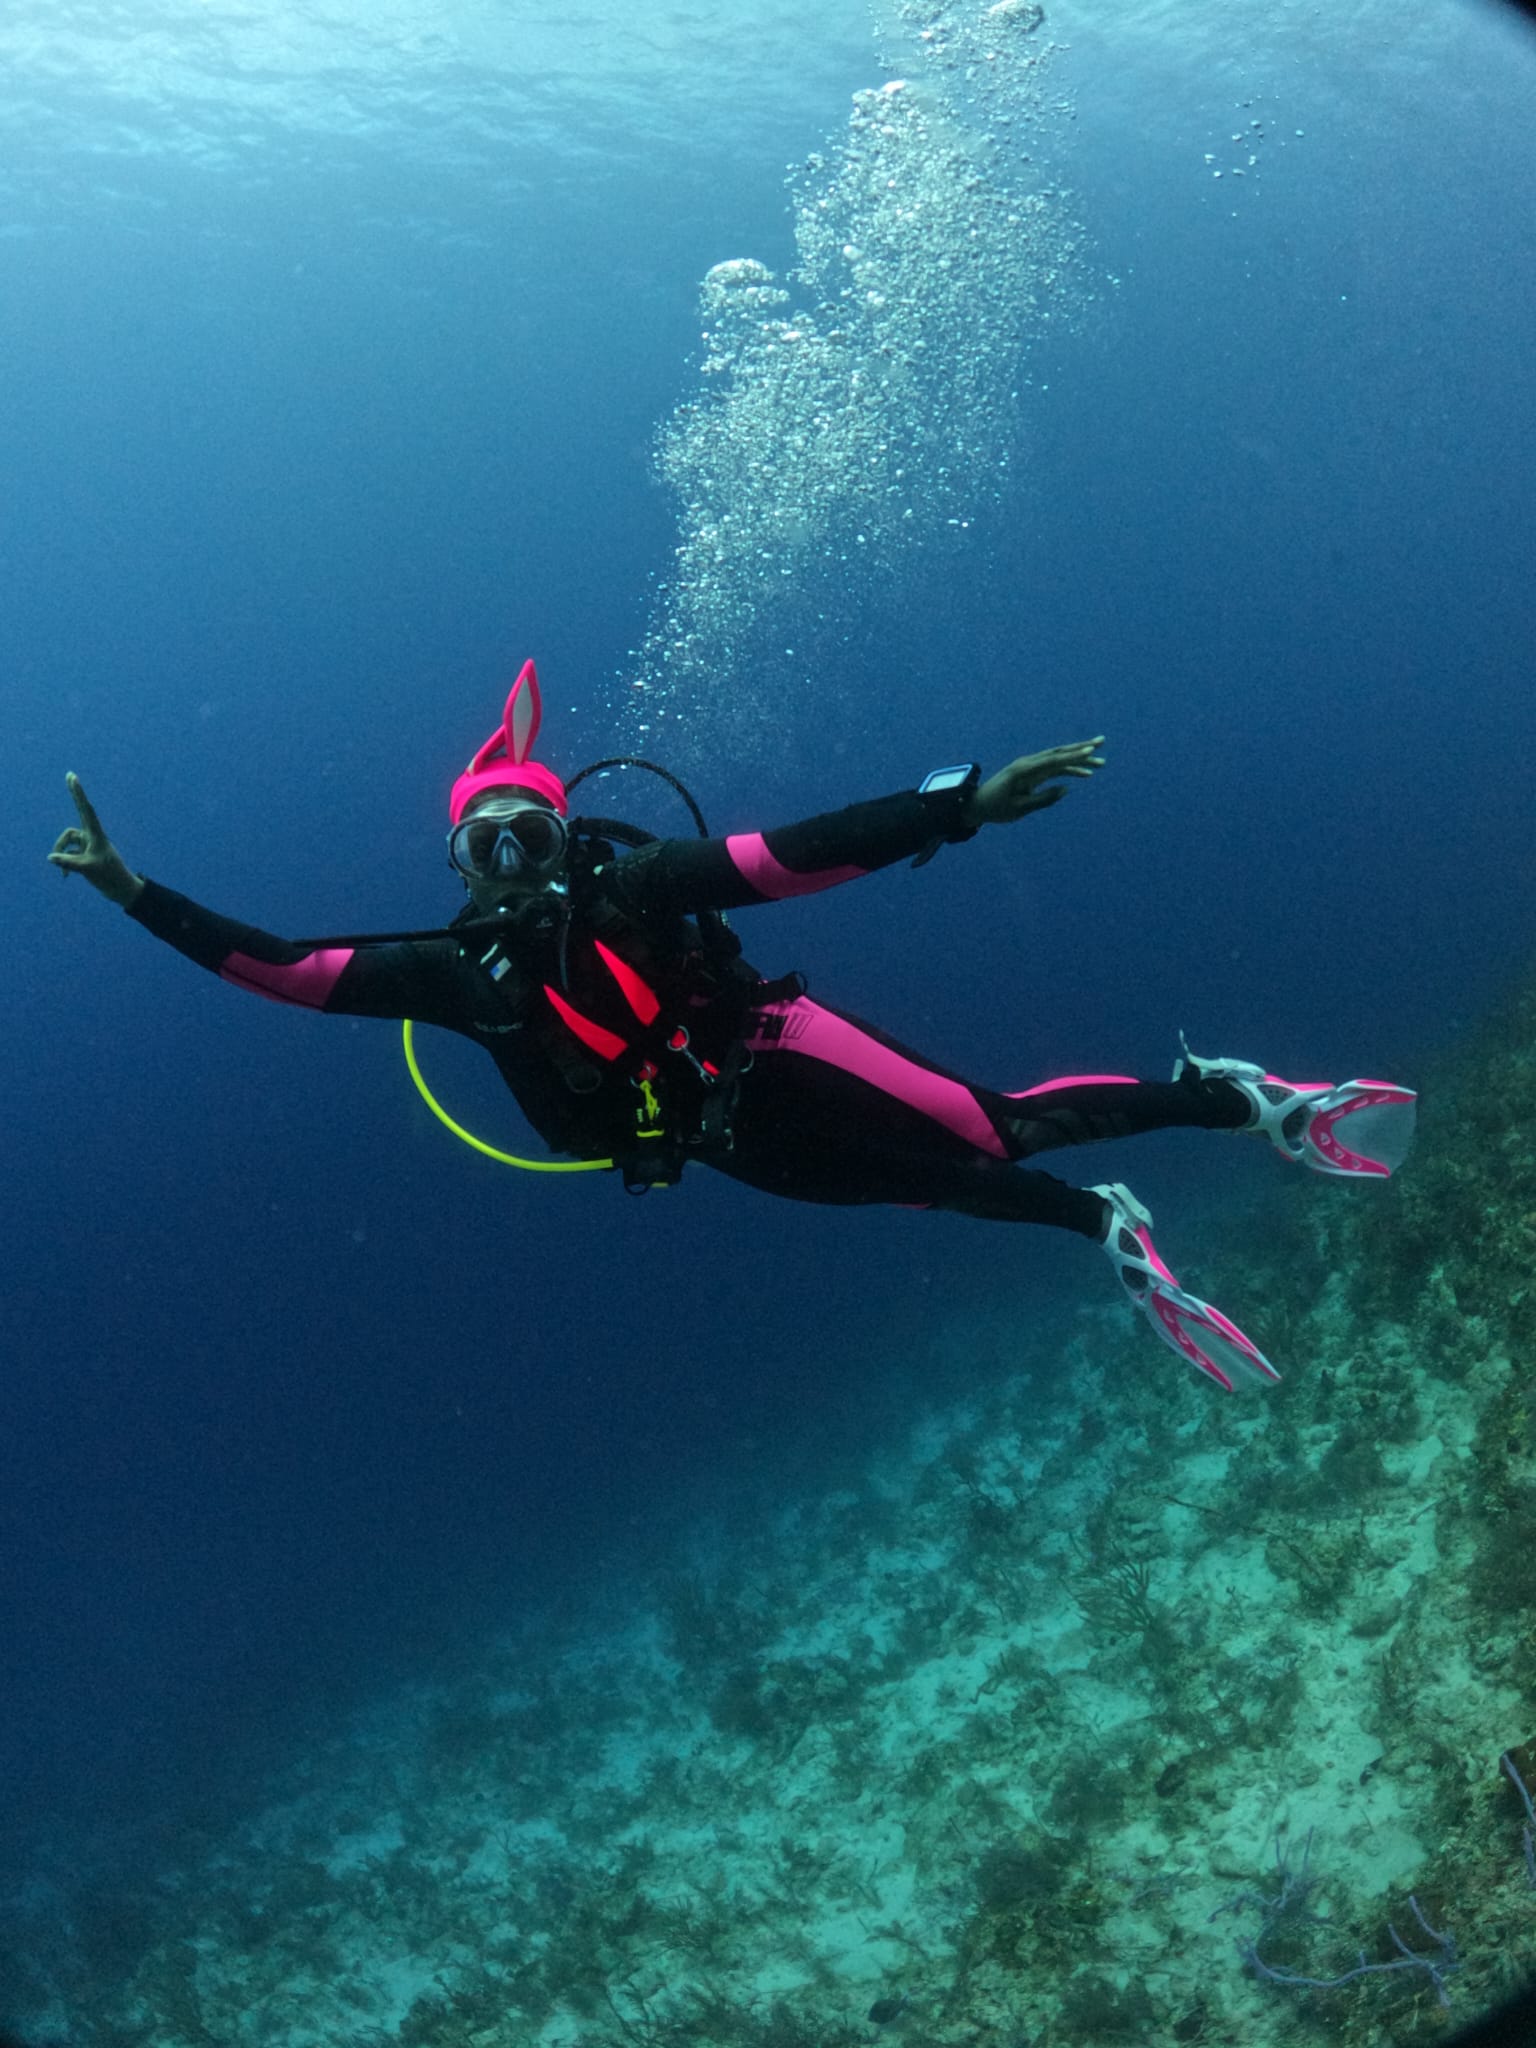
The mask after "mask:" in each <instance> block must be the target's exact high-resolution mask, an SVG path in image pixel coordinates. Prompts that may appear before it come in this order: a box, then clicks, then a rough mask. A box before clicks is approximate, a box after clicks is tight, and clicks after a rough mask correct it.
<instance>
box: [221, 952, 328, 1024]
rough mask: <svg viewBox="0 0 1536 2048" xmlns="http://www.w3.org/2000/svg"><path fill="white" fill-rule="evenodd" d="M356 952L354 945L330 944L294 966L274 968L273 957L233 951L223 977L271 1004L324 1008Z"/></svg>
mask: <svg viewBox="0 0 1536 2048" xmlns="http://www.w3.org/2000/svg"><path fill="white" fill-rule="evenodd" d="M352 951H353V949H352V947H350V946H326V947H323V948H322V949H321V950H320V951H319V952H318V953H306V954H305V956H304V958H303V959H302V960H296V961H295V962H294V963H293V965H292V966H291V967H274V966H273V965H272V963H271V961H269V960H253V959H252V958H251V956H250V954H249V953H231V954H230V956H229V958H228V959H227V960H226V961H225V962H224V965H223V966H222V967H221V968H220V969H219V979H220V980H221V981H228V982H232V983H233V984H234V986H235V987H236V988H243V989H246V990H248V991H249V993H250V994H251V995H253V996H265V997H266V999H267V1001H268V1002H269V1003H296V1004H297V1005H298V1007H299V1008H300V1009H301V1010H323V1009H324V1008H325V1006H326V1003H327V1002H328V1001H329V999H330V994H331V991H332V989H334V988H335V986H336V984H337V982H338V981H339V980H340V979H341V973H342V969H343V968H344V967H345V966H346V964H347V962H348V961H349V960H350V959H351V958H352Z"/></svg>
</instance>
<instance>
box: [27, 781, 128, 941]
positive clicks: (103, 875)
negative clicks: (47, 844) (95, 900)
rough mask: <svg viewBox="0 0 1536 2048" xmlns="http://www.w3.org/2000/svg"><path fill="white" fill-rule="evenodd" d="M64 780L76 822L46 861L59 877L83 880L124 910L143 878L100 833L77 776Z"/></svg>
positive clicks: (97, 821)
mask: <svg viewBox="0 0 1536 2048" xmlns="http://www.w3.org/2000/svg"><path fill="white" fill-rule="evenodd" d="M64 780H65V782H66V784H67V785H68V788H69V793H70V795H71V796H72V797H73V798H74V800H75V809H76V810H77V811H78V812H79V813H80V822H79V824H78V825H71V826H70V827H69V829H68V831H67V832H61V833H60V834H59V836H58V838H57V839H56V840H55V841H54V842H53V851H52V853H50V854H49V856H48V858H49V859H50V860H51V861H52V862H53V864H54V866H55V867H56V868H58V869H59V870H60V871H61V872H62V873H64V874H66V875H81V876H83V877H84V878H85V880H86V881H87V882H89V883H90V885H91V887H92V888H93V889H99V890H100V891H101V893H102V895H103V896H105V897H106V898H107V900H108V901H109V902H111V903H120V904H121V905H122V906H123V908H124V909H125V910H126V909H127V908H128V906H129V904H131V903H132V902H134V901H135V899H136V898H137V896H138V893H139V891H140V890H141V889H142V888H143V886H144V877H143V876H142V875H136V874H135V873H134V872H133V870H132V869H131V868H130V867H129V865H128V863H127V862H126V861H125V860H124V859H123V857H122V855H121V854H120V853H119V852H118V850H117V848H116V847H115V846H114V845H113V844H112V842H111V840H110V839H109V838H108V837H107V835H106V833H105V832H104V831H103V830H102V829H101V820H100V818H98V817H97V815H96V812H95V810H94V808H93V806H92V804H91V800H90V798H89V797H88V796H87V795H86V793H85V791H84V790H83V789H82V788H81V786H80V778H79V776H78V775H66V776H65V778H64Z"/></svg>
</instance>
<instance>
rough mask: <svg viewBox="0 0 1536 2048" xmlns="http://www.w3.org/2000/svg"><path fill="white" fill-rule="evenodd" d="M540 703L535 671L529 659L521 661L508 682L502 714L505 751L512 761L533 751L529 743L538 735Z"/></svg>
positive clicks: (541, 709)
mask: <svg viewBox="0 0 1536 2048" xmlns="http://www.w3.org/2000/svg"><path fill="white" fill-rule="evenodd" d="M542 711H543V706H542V705H541V704H540V702H539V678H538V672H537V670H536V669H535V668H534V665H533V663H532V662H531V661H525V662H524V663H523V665H522V667H521V669H520V670H519V671H518V676H517V681H516V682H515V683H514V684H513V685H512V694H511V695H510V696H509V697H508V699H507V708H506V710H505V712H504V713H503V714H502V724H503V729H504V731H505V732H506V735H507V753H508V754H509V756H510V757H511V758H512V760H514V761H526V760H527V758H528V756H529V755H530V754H531V753H532V751H533V743H534V741H535V740H536V739H537V738H538V736H539V719H540V716H541V714H542Z"/></svg>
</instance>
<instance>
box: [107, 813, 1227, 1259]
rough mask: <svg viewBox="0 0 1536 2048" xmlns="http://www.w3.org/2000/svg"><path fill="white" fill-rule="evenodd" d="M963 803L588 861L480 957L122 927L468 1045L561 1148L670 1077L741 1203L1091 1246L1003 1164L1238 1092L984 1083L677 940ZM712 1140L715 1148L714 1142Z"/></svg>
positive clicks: (279, 992) (146, 917) (584, 1146)
mask: <svg viewBox="0 0 1536 2048" xmlns="http://www.w3.org/2000/svg"><path fill="white" fill-rule="evenodd" d="M960 801H961V799H960V796H959V793H957V792H950V791H943V792H934V793H931V794H927V795H923V794H919V793H917V792H912V791H909V792H903V793H901V794H898V795H895V796H889V797H882V798H878V799H876V800H875V801H873V802H869V803H861V804H854V805H850V806H849V807H848V808H847V809H846V810H842V811H836V812H832V813H829V814H827V815H824V816H822V817H817V818H811V819H807V820H805V821H803V822H801V823H799V824H795V825H788V826H785V827H782V828H781V829H778V830H775V831H771V832H767V833H740V834H734V835H732V836H730V837H728V838H724V839H674V840H659V841H657V842H655V843H654V844H652V845H649V846H645V847H642V848H641V849H640V850H639V851H638V852H634V853H623V854H621V855H619V856H618V857H616V858H608V857H606V856H607V854H608V852H609V849H601V854H602V855H603V856H604V857H601V858H595V859H592V860H589V861H588V862H587V863H586V864H585V865H584V866H583V867H581V868H580V869H579V870H578V872H577V873H576V874H575V876H574V877H573V882H572V889H571V896H570V916H569V920H568V929H565V930H562V928H561V927H562V924H564V923H565V922H566V920H564V919H562V918H561V917H560V916H558V915H556V914H554V912H553V911H551V910H550V909H548V908H543V909H540V908H539V907H538V906H535V908H534V910H533V911H532V912H531V913H530V914H529V916H527V917H526V918H523V919H521V920H519V921H518V922H517V923H516V924H515V925H511V924H509V926H508V928H507V930H506V932H505V934H504V935H501V936H499V937H498V940H497V942H496V943H494V944H493V945H491V946H490V947H489V949H487V948H486V946H485V939H484V930H483V928H481V929H480V931H479V935H478V936H477V937H473V938H472V937H471V936H470V935H468V934H466V937H465V939H464V941H463V942H461V941H460V940H459V939H457V938H456V937H454V936H453V935H452V934H449V935H446V936H443V937H434V938H429V939H422V940H413V941H406V942H402V943H397V944H389V945H369V946H359V947H356V948H352V947H346V946H340V947H332V948H322V949H319V950H316V949H313V948H306V947H305V946H304V945H302V944H296V943H294V942H291V941H287V940H283V939H278V938H274V937H272V936H271V935H270V934H268V933H266V932H263V931H260V930H257V929H256V928H254V927H252V926H249V925H243V924H238V923H235V922H234V921H232V920H231V919H229V918H225V917H221V916H219V915H217V914H216V913H215V912H213V911H209V910H205V909H203V908H201V907H200V906H199V905H197V904H195V903H193V902H190V901H189V900H188V899H187V898H186V897H184V896H179V895H177V894H175V893H174V892H173V891H171V890H169V889H165V888H163V887H161V886H160V885H158V884H157V883H154V882H147V883H146V884H145V887H144V889H143V891H142V892H141V894H140V895H139V897H138V899H137V901H136V902H135V904H134V905H133V908H132V910H131V911H130V913H129V914H130V915H131V916H132V917H133V918H135V919H136V920H137V922H138V923H140V924H142V925H144V926H145V928H146V929H147V930H149V931H151V932H153V933H154V934H155V935H156V937H158V938H161V939H164V940H165V941H166V942H167V943H168V944H170V945H172V946H174V947H176V948H177V950H178V951H179V952H182V953H184V954H186V955H187V957H188V958H189V959H191V960H194V961H196V962H197V963H198V964H199V965H200V966H203V967H206V968H208V969H210V970H211V971H212V972H214V973H216V974H218V975H220V976H221V977H222V978H223V979H224V980H226V981H229V982H231V983H233V984H234V985H235V986H236V987H238V988H244V989H247V990H249V991H250V992H251V993H253V994H256V995H261V996H266V997H268V998H269V999H271V1000H273V1001H276V1002H281V1003H288V1004H294V1005H298V1006H299V1007H302V1008H306V1009H312V1010H322V1011H325V1012H326V1013H327V1014H330V1015H344V1016H368V1017H393V1018H400V1017H414V1018H416V1019H417V1020H418V1021H419V1022H422V1023H427V1024H437V1025H441V1026H443V1027H444V1028H446V1029H448V1030H450V1031H457V1032H460V1033H461V1034H462V1035H463V1036H465V1037H467V1038H471V1039H474V1040H476V1041H477V1042H478V1043H479V1044H481V1045H483V1046H484V1047H485V1048H486V1050H487V1051H488V1052H489V1053H490V1054H491V1057H492V1058H493V1059H494V1060H495V1061H496V1064H497V1066H498V1068H499V1069H500V1071H501V1074H502V1077H503V1079H504V1080H505V1081H506V1083H507V1085H508V1087H509V1088H510V1089H511V1090H512V1092H513V1094H514V1095H515V1096H516V1097H517V1100H518V1103H519V1105H520V1106H521V1108H522V1110H523V1112H524V1114H525V1115H526V1116H527V1118H528V1120H529V1122H530V1123H531V1124H532V1125H533V1127H534V1128H535V1130H537V1131H538V1132H539V1134H540V1136H541V1137H542V1138H543V1139H544V1140H545V1142H546V1143H547V1144H548V1145H549V1146H550V1147H551V1148H552V1149H553V1150H555V1151H557V1152H564V1153H571V1154H574V1155H575V1156H577V1157H579V1158H593V1159H595V1158H609V1157H619V1156H621V1155H622V1153H623V1151H624V1148H625V1146H626V1145H628V1144H629V1143H630V1140H631V1138H632V1135H633V1127H634V1124H635V1116H636V1102H637V1092H636V1091H637V1085H638V1083H639V1082H640V1080H641V1079H642V1078H644V1077H646V1076H649V1077H651V1078H652V1079H655V1080H656V1083H657V1086H658V1087H665V1086H666V1085H667V1084H668V1078H669V1076H671V1077H673V1078H675V1079H676V1080H677V1081H678V1082H679V1084H680V1086H679V1087H678V1088H677V1089H676V1090H675V1091H674V1092H675V1093H676V1095H677V1097H678V1100H679V1101H680V1102H682V1103H684V1105H685V1106H686V1107H687V1108H688V1109H689V1112H690V1114H691V1112H692V1109H693V1108H695V1107H699V1106H700V1105H703V1104H704V1103H706V1102H707V1101H708V1100H709V1098H710V1091H711V1089H712V1088H716V1087H718V1088H719V1089H728V1090H729V1092H730V1096H731V1114H730V1117H729V1120H728V1124H727V1123H726V1122H725V1121H717V1122H716V1123H715V1124H714V1125H711V1124H710V1123H709V1121H708V1119H707V1118H703V1117H701V1120H700V1121H699V1123H698V1125H697V1127H696V1129H695V1130H693V1131H692V1132H691V1133H690V1134H689V1139H688V1145H689V1151H688V1156H690V1157H696V1158H699V1159H701V1160H703V1161H704V1162H705V1163H707V1164H709V1165H711V1166H714V1167H716V1168H718V1169H719V1170H720V1171H721V1172H723V1173H726V1174H729V1175H731V1176H732V1177H733V1178H735V1179H737V1180H741V1181H745V1182H748V1183H750V1184H751V1185H752V1186H754V1187H758V1188H762V1189H766V1190H767V1191H769V1192H771V1193H773V1194H779V1195H785V1196H788V1197H789V1198H791V1199H793V1200H799V1201H811V1202H832V1203H865V1202H890V1203H897V1204H901V1205H904V1206H909V1207H923V1208H939V1209H954V1210H959V1211H962V1212H964V1213H965V1214H967V1215H972V1216H981V1217H989V1218H994V1219H996V1220H999V1221H1006V1222H1025V1223H1049V1224H1054V1225H1057V1226H1058V1227H1061V1228H1064V1229H1068V1230H1074V1231H1077V1232H1080V1233H1081V1234H1082V1235H1084V1236H1086V1237H1093V1238H1096V1237H1098V1236H1099V1234H1100V1233H1101V1231H1102V1228H1103V1221H1104V1203H1103V1200H1102V1198H1101V1197H1100V1196H1098V1195H1096V1194H1093V1193H1092V1192H1090V1191H1086V1190H1083V1189H1080V1188H1074V1187H1070V1186H1068V1185H1066V1184H1065V1183H1064V1182H1061V1181H1058V1180H1056V1179H1054V1178H1052V1177H1051V1176H1050V1175H1049V1174H1045V1173H1040V1172H1029V1171H1024V1170H1022V1169H1021V1167H1020V1165H1019V1162H1020V1161H1022V1160H1025V1159H1028V1158H1030V1157H1031V1156H1032V1155H1033V1154H1035V1153H1037V1152H1043V1151H1046V1150H1050V1149H1052V1148H1056V1147H1060V1146H1065V1145H1081V1144H1091V1143H1094V1142H1096V1141H1098V1140H1100V1139H1106V1138H1118V1137H1128V1136H1132V1135H1134V1134H1136V1133H1138V1132H1141V1131H1150V1130H1160V1129H1164V1128H1167V1127H1169V1126H1173V1125H1189V1126H1195V1127H1198V1128H1202V1129H1235V1128H1237V1127H1238V1126H1240V1125H1241V1124H1243V1123H1244V1122H1246V1121H1247V1118H1248V1114H1249V1110H1248V1104H1247V1102H1246V1100H1245V1099H1244V1097H1243V1096H1242V1094H1241V1093H1240V1091H1239V1090H1237V1089H1236V1088H1234V1087H1232V1086H1230V1085H1229V1084H1228V1083H1226V1082H1224V1081H1201V1080H1198V1079H1196V1078H1192V1077H1190V1076H1188V1075H1186V1077H1185V1078H1184V1079H1182V1080H1179V1081H1177V1082H1148V1081H1137V1080H1133V1079H1130V1078H1128V1077H1126V1076H1121V1075H1087V1076H1074V1077H1072V1078H1071V1079H1070V1080H1066V1081H1057V1082H1045V1083H1042V1084H1040V1085H1039V1086H1037V1087H1035V1088H1031V1089H1025V1090H1023V1091H1022V1092H1020V1093H1017V1094H1011V1093H1006V1092H1003V1091H1001V1090H997V1089H992V1088H987V1087H985V1086H983V1085H981V1084H980V1083H978V1082H974V1081H970V1080H967V1079H966V1078H965V1077H964V1076H963V1075H960V1074H957V1073H954V1072H952V1071H950V1070H949V1069H948V1068H945V1067H941V1066H939V1065H937V1064H936V1063H935V1062H934V1061H932V1060H928V1059H925V1058H924V1057H923V1056H922V1055H921V1054H920V1053H916V1052H913V1051H912V1050H911V1049H910V1048H908V1047H906V1046H904V1045H901V1044H899V1043H898V1042H897V1041H896V1040H895V1039H893V1038H890V1037H889V1036H887V1035H886V1034H885V1033H884V1032H882V1031H880V1030H878V1029H877V1028H876V1027H875V1026H873V1025H870V1024H866V1023H863V1022H862V1021H860V1020H859V1019H858V1018H856V1017H852V1016H849V1015H847V1014H846V1013H845V1012H842V1011H838V1010H834V1009H831V1008H829V1007H827V1006H826V1005H824V1004H821V1003H817V1002H813V1001H812V1000H811V999H810V997H808V996H806V995H804V994H794V993H790V992H785V991H778V992H775V991H774V990H772V989H769V988H760V989H759V991H758V992H757V994H756V995H754V994H753V992H752V991H751V989H750V986H745V987H744V984H743V983H742V982H740V981H738V982H736V983H735V984H733V985H727V984H726V982H724V981H722V979H721V978H720V977H719V975H717V974H712V973H711V972H710V971H709V970H708V966H707V963H706V962H705V961H704V960H703V957H702V954H701V949H700V946H699V943H698V932H697V928H696V927H695V926H694V925H693V924H692V923H691V922H689V920H690V918H691V916H692V915H693V914H695V913H698V912H702V911H726V910H740V909H745V908H747V907H748V906H750V905H754V904H761V903H771V902H776V901H782V900H783V899H784V898H786V897H790V896H802V895H807V894H810V893H812V892H814V891H816V890H820V889H826V888H829V887H831V886H832V885H833V884H834V883H837V882H846V881H851V880H854V879H855V878H857V877H858V876H860V875H864V874H868V873H870V872H871V871H873V870H874V869H877V868H883V867H887V866H890V865H891V864H892V863H894V862H896V861H899V860H903V859H910V858H912V857H913V856H914V855H916V854H917V853H919V852H921V851H923V850H924V849H925V848H927V847H928V846H931V845H932V844H933V842H934V841H935V840H936V839H937V840H950V841H955V840H961V839H966V838H969V837H971V836H972V834H971V833H970V832H969V831H968V830H967V829H966V828H965V827H964V826H963V824H962V823H961V819H960ZM499 932H500V928H499V927H498V933H499ZM658 1076H659V1078H658ZM716 1076H718V1077H719V1080H718V1083H717V1082H716V1080H715V1077H716ZM690 1087H691V1090H692V1093H691V1095H690V1093H689V1090H690ZM727 1128H728V1131H729V1138H728V1140H727V1139H726V1138H725V1137H724V1136H721V1135H719V1134H720V1133H722V1132H724V1131H725V1130H726V1129H727ZM711 1130H713V1131H714V1132H715V1133H716V1135H715V1136H713V1137H711V1136H709V1135H708V1133H709V1132H710V1131H711Z"/></svg>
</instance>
